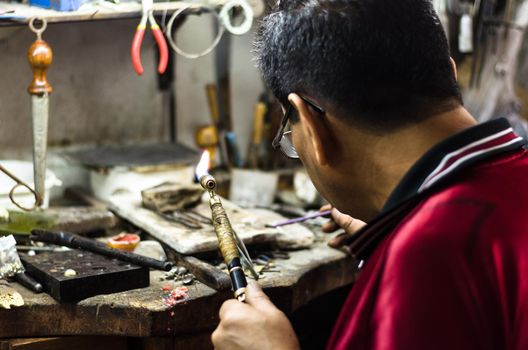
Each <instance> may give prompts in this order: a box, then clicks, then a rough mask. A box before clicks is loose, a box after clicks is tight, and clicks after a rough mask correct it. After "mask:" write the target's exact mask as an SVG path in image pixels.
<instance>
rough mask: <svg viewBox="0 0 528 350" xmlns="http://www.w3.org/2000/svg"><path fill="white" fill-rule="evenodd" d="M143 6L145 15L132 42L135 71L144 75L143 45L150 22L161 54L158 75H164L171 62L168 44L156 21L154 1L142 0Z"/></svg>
mask: <svg viewBox="0 0 528 350" xmlns="http://www.w3.org/2000/svg"><path fill="white" fill-rule="evenodd" d="M141 5H142V7H143V15H142V16H141V21H140V22H139V25H138V26H137V29H136V33H135V34H134V40H133V41H132V47H131V49H130V54H131V57H132V65H133V66H134V70H135V71H136V73H137V74H138V75H141V74H143V65H142V64H141V43H142V42H143V37H144V36H145V30H146V28H147V21H148V22H149V23H150V30H151V31H152V35H153V36H154V39H155V40H156V43H157V44H158V49H159V54H160V58H159V63H158V73H159V74H163V73H164V72H165V69H167V64H168V62H169V49H168V47H167V42H166V41H165V37H164V35H163V33H162V32H161V29H160V27H159V26H158V24H157V23H156V20H155V19H154V13H153V10H152V6H153V0H142V1H141Z"/></svg>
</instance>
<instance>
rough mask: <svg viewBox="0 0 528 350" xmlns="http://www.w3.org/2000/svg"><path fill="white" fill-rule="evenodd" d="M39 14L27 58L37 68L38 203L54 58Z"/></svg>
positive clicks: (35, 144)
mask: <svg viewBox="0 0 528 350" xmlns="http://www.w3.org/2000/svg"><path fill="white" fill-rule="evenodd" d="M36 20H37V19H36V18H33V19H31V21H30V22H29V27H30V29H31V30H32V31H33V32H34V33H35V34H36V35H37V40H36V41H35V42H34V43H33V44H32V45H31V46H30V47H29V50H28V53H27V58H28V62H29V65H30V66H31V69H32V70H33V81H32V82H31V84H30V85H29V87H28V92H29V94H30V95H31V103H32V122H33V176H34V181H35V191H36V192H37V194H38V197H39V198H38V200H37V205H36V206H38V207H39V206H41V205H42V203H43V201H44V195H45V193H46V188H45V180H46V152H47V142H48V118H49V116H48V111H49V101H48V95H49V94H50V93H51V92H52V91H53V88H52V87H51V85H50V84H49V82H48V79H47V75H46V74H47V70H48V67H49V66H50V65H51V62H52V60H53V53H52V51H51V48H50V46H49V45H48V44H47V43H46V42H45V41H44V40H42V33H43V32H44V31H45V30H46V21H45V20H43V19H42V20H41V21H42V25H41V27H40V28H36V27H35V22H36Z"/></svg>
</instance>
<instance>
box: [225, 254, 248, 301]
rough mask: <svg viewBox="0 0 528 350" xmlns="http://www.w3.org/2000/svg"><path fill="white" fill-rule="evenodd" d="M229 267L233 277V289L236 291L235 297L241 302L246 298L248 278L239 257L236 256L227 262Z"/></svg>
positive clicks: (230, 274)
mask: <svg viewBox="0 0 528 350" xmlns="http://www.w3.org/2000/svg"><path fill="white" fill-rule="evenodd" d="M227 269H228V270H229V277H231V284H232V286H233V291H234V292H235V299H237V300H238V301H240V302H244V301H245V300H246V286H247V280H246V275H245V274H244V270H243V269H242V264H241V263H240V259H239V258H235V259H233V260H231V262H229V264H227Z"/></svg>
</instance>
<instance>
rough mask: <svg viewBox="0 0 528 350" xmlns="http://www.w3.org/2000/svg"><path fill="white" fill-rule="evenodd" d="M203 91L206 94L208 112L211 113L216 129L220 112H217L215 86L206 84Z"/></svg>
mask: <svg viewBox="0 0 528 350" xmlns="http://www.w3.org/2000/svg"><path fill="white" fill-rule="evenodd" d="M205 91H206V93H207V102H208V104H209V111H210V112H211V118H212V120H213V124H214V125H215V126H216V127H218V122H219V121H220V112H219V111H218V101H217V92H216V85H215V84H207V85H206V86H205Z"/></svg>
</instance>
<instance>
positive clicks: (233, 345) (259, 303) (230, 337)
mask: <svg viewBox="0 0 528 350" xmlns="http://www.w3.org/2000/svg"><path fill="white" fill-rule="evenodd" d="M211 338H212V341H213V345H214V347H215V349H216V350H224V349H229V350H236V349H244V350H247V349H259V350H264V349H270V350H281V349H284V350H286V349H288V350H289V349H295V350H296V349H299V342H298V341H297V337H296V336H295V332H294V331H293V328H292V326H291V324H290V321H288V318H286V316H285V315H284V314H283V313H282V312H281V311H280V310H279V309H277V308H276V307H275V305H273V303H272V302H271V301H270V300H269V298H268V297H267V296H266V294H264V292H263V291H262V289H261V288H260V286H259V285H258V283H257V282H250V284H249V285H248V287H247V289H246V303H241V302H239V301H236V300H234V299H231V300H228V301H226V302H225V303H224V304H223V305H222V307H221V308H220V324H219V325H218V327H217V328H216V330H215V331H214V332H213V335H212V337H211Z"/></svg>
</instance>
